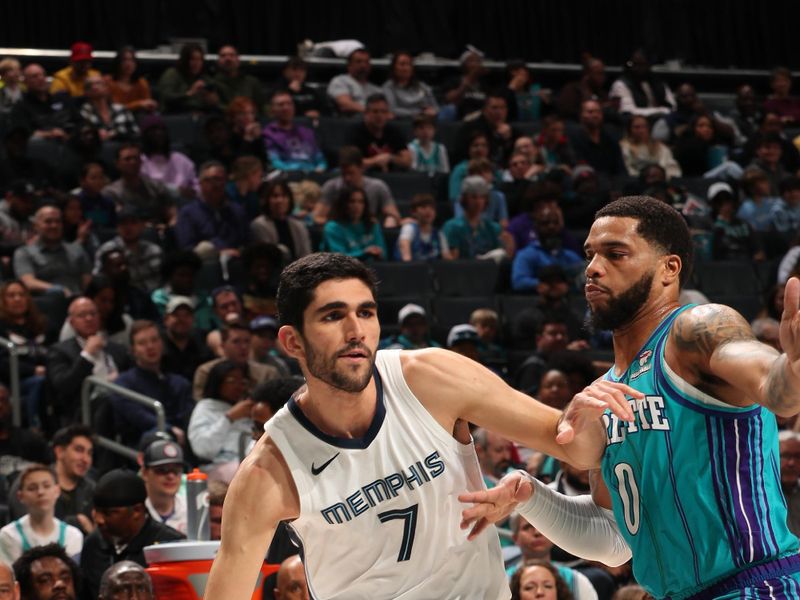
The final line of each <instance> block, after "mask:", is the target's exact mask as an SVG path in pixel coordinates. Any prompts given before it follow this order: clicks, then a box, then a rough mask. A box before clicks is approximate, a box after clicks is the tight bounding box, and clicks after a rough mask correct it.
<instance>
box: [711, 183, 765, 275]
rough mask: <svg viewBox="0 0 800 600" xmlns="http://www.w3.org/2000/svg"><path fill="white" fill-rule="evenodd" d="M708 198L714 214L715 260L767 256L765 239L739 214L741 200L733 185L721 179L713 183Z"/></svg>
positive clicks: (758, 258)
mask: <svg viewBox="0 0 800 600" xmlns="http://www.w3.org/2000/svg"><path fill="white" fill-rule="evenodd" d="M708 202H709V204H711V214H712V216H713V218H714V229H713V234H712V238H711V258H713V259H714V260H737V259H740V260H751V259H752V260H764V258H765V256H764V251H763V249H762V248H761V241H760V239H759V238H758V236H757V235H756V234H755V232H754V231H753V228H752V227H751V226H750V225H749V224H748V223H746V222H745V221H743V220H741V219H740V218H739V217H738V216H736V211H737V210H738V208H739V202H738V201H737V199H736V196H735V195H734V193H733V189H732V188H731V186H730V185H728V184H727V183H725V182H722V181H719V182H717V183H714V184H712V185H710V186H709V188H708Z"/></svg>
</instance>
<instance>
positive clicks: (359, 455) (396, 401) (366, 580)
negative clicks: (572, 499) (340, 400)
mask: <svg viewBox="0 0 800 600" xmlns="http://www.w3.org/2000/svg"><path fill="white" fill-rule="evenodd" d="M375 367H376V371H375V373H376V375H375V382H376V388H377V396H378V398H377V410H376V412H375V418H374V420H373V422H372V424H371V426H370V427H369V429H368V431H367V433H366V435H365V436H364V437H363V438H361V439H342V438H335V437H331V436H329V435H326V434H324V433H323V432H321V431H319V429H317V428H316V427H315V426H314V425H313V424H312V423H311V422H310V421H309V420H308V419H307V418H306V417H305V416H304V415H303V413H302V412H301V410H300V408H299V407H298V405H297V404H296V403H295V402H294V400H290V402H289V403H288V404H287V405H286V406H284V407H283V408H282V409H281V410H280V411H278V413H277V414H276V415H275V416H274V417H273V418H272V419H271V420H270V421H268V422H267V425H266V432H267V434H268V435H269V436H270V438H272V440H273V441H274V442H275V444H276V445H277V446H278V448H279V449H280V451H281V453H282V454H283V457H284V459H285V460H286V464H287V465H288V466H289V469H290V471H291V473H292V477H293V478H294V482H295V485H296V486H297V491H298V493H299V495H300V517H299V518H298V519H296V520H295V521H293V522H292V523H291V528H292V529H293V530H294V533H295V534H296V535H297V537H298V539H299V541H300V543H301V544H302V550H301V552H302V559H303V564H304V565H305V569H306V575H307V579H308V589H309V593H310V595H311V597H312V598H314V599H315V600H334V599H336V600H343V599H345V598H346V599H347V600H383V599H385V600H389V599H402V600H423V599H425V600H433V599H436V600H445V599H449V600H467V599H470V600H474V599H477V598H480V599H481V600H508V598H510V597H511V592H510V590H509V587H508V580H507V579H506V575H505V572H504V570H503V559H502V554H501V551H500V543H499V540H498V537H497V532H496V531H495V530H494V528H489V529H488V530H487V531H485V532H483V533H482V534H481V535H480V536H479V537H478V538H477V539H475V540H473V541H471V542H469V541H467V532H466V531H462V530H461V529H460V527H459V524H460V522H461V510H462V508H463V505H462V504H461V503H460V502H459V501H458V499H457V496H458V494H460V493H462V492H464V491H465V490H478V489H483V488H484V487H485V486H484V483H483V477H482V476H481V471H480V466H479V465H478V459H477V457H476V456H475V450H474V447H473V445H472V444H469V445H464V444H461V443H459V442H458V441H456V440H455V439H454V438H453V437H452V435H451V434H450V433H448V432H447V431H445V430H444V429H443V428H442V427H441V425H439V423H438V422H436V420H435V419H434V418H433V417H432V416H431V414H430V413H429V412H428V411H427V410H426V409H425V407H423V406H422V404H420V402H419V400H417V398H416V397H415V396H414V394H413V393H412V392H411V390H410V389H409V388H408V385H407V384H406V381H405V379H404V378H403V371H402V367H401V364H400V351H399V350H382V351H380V352H378V353H377V354H376V360H375Z"/></svg>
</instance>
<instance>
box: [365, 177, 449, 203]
mask: <svg viewBox="0 0 800 600" xmlns="http://www.w3.org/2000/svg"><path fill="white" fill-rule="evenodd" d="M370 176H371V177H375V178H376V179H380V180H382V181H384V182H385V183H386V185H388V186H389V189H390V190H391V191H392V197H394V199H395V200H403V201H408V200H411V198H413V197H414V195H415V194H433V192H434V188H433V182H432V181H431V177H430V176H429V175H428V174H426V173H419V172H414V171H412V172H409V173H374V174H373V173H370Z"/></svg>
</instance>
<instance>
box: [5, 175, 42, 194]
mask: <svg viewBox="0 0 800 600" xmlns="http://www.w3.org/2000/svg"><path fill="white" fill-rule="evenodd" d="M8 191H9V192H11V193H12V194H13V195H14V196H20V197H23V198H30V197H31V196H34V195H35V194H36V187H35V186H34V185H33V183H31V182H30V181H28V180H27V179H17V180H15V181H12V182H11V185H9V186H8Z"/></svg>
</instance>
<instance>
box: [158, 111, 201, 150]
mask: <svg viewBox="0 0 800 600" xmlns="http://www.w3.org/2000/svg"><path fill="white" fill-rule="evenodd" d="M161 118H162V119H164V125H166V127H167V132H168V133H169V139H170V141H171V142H174V143H177V142H180V143H181V144H182V145H183V146H184V147H189V146H191V145H192V144H193V143H195V142H196V141H197V140H198V138H199V137H200V136H199V131H200V129H201V128H202V127H203V119H202V117H199V116H196V115H191V114H184V115H164V116H163V117H161Z"/></svg>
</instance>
